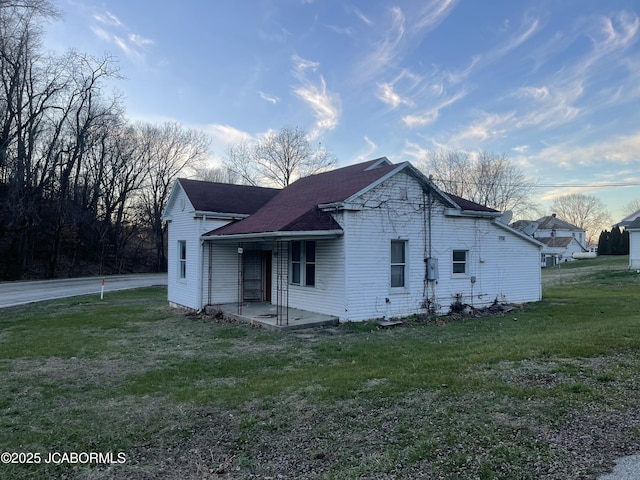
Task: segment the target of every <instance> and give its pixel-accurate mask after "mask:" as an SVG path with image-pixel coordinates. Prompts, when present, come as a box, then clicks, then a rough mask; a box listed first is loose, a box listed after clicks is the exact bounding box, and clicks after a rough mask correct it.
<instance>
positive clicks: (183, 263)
mask: <svg viewBox="0 0 640 480" xmlns="http://www.w3.org/2000/svg"><path fill="white" fill-rule="evenodd" d="M178 278H187V241H186V240H178Z"/></svg>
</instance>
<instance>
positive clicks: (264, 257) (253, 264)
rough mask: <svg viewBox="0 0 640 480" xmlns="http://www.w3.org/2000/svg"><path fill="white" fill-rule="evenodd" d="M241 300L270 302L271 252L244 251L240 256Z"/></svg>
mask: <svg viewBox="0 0 640 480" xmlns="http://www.w3.org/2000/svg"><path fill="white" fill-rule="evenodd" d="M242 292H243V293H242V297H243V298H242V300H243V301H245V302H271V252H270V251H261V250H246V251H245V252H244V253H243V254H242Z"/></svg>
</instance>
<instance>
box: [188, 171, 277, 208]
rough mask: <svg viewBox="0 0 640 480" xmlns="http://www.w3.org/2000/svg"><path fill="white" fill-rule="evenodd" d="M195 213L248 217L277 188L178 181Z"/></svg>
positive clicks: (274, 192)
mask: <svg viewBox="0 0 640 480" xmlns="http://www.w3.org/2000/svg"><path fill="white" fill-rule="evenodd" d="M178 183H179V184H180V186H181V187H182V189H183V190H184V192H185V193H186V195H187V197H188V198H189V201H190V202H191V204H192V205H193V208H195V210H196V211H199V212H217V213H237V214H244V215H249V214H252V213H255V212H256V211H257V210H258V209H259V208H260V207H262V206H263V205H264V204H265V203H267V202H268V201H269V200H271V199H272V198H273V197H274V196H275V195H276V194H277V193H278V192H279V191H280V190H278V189H277V188H263V187H254V186H250V185H233V184H230V183H217V182H203V181H200V180H189V179H186V178H180V179H178Z"/></svg>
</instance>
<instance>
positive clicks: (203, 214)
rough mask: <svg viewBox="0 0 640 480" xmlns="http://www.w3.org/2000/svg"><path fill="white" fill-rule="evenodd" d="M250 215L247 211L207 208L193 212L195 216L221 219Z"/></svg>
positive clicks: (235, 218)
mask: <svg viewBox="0 0 640 480" xmlns="http://www.w3.org/2000/svg"><path fill="white" fill-rule="evenodd" d="M248 216H249V215H248V214H246V213H228V212H211V211H206V210H196V211H195V212H193V218H200V217H203V218H204V217H207V218H209V219H219V220H242V219H243V218H247V217H248Z"/></svg>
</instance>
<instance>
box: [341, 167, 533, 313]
mask: <svg viewBox="0 0 640 480" xmlns="http://www.w3.org/2000/svg"><path fill="white" fill-rule="evenodd" d="M405 199H406V200H405ZM426 203H427V202H426V198H424V197H423V192H422V188H421V187H420V185H419V184H418V183H417V182H416V181H415V180H414V179H413V178H412V177H410V176H408V175H406V174H404V173H400V174H397V175H395V176H394V177H392V178H391V179H389V180H387V181H386V182H384V183H383V184H381V185H379V186H378V187H376V188H375V189H373V190H371V191H370V192H368V193H366V194H365V195H364V196H363V197H362V206H363V209H362V210H360V211H353V212H349V213H346V214H345V218H344V220H343V222H342V223H343V228H344V229H345V253H346V256H347V258H348V261H347V267H346V273H345V275H346V278H347V280H346V284H347V303H346V312H345V314H344V315H342V316H341V320H366V319H371V318H379V317H393V316H405V315H410V314H413V313H417V312H423V311H425V309H424V304H425V302H427V301H431V302H433V303H435V304H436V305H438V306H439V307H438V310H439V311H440V312H441V313H446V312H447V311H448V310H449V307H450V305H451V304H452V303H453V302H455V301H456V297H457V296H458V295H459V296H460V298H461V300H462V302H463V303H468V304H472V305H474V306H476V307H478V306H485V305H489V304H491V303H493V301H494V300H496V299H498V300H500V301H508V302H514V303H519V302H528V301H536V300H539V299H540V298H541V273H540V266H539V262H540V254H539V249H538V247H537V246H536V245H535V244H533V243H532V242H530V241H528V240H525V239H523V238H521V237H520V236H518V235H516V234H515V233H513V232H511V231H510V230H508V229H504V228H501V227H499V226H497V225H496V224H494V223H493V220H492V219H487V218H469V217H446V216H445V215H444V212H445V208H444V205H442V204H440V203H435V204H434V205H433V207H432V209H431V210H432V211H431V230H432V235H431V249H429V236H428V233H427V232H428V228H427V225H428V224H429V218H428V210H425V209H424V208H423V206H424V205H425V204H426ZM397 239H401V240H402V239H404V240H406V241H407V269H408V271H407V272H406V275H407V278H408V279H409V282H408V285H407V288H406V289H405V290H404V291H400V292H395V291H393V290H392V289H391V288H390V281H389V275H390V255H391V253H390V244H391V240H397ZM429 250H431V256H432V257H434V258H436V259H438V270H439V278H438V280H437V282H425V280H424V278H425V275H426V264H425V261H424V260H425V258H427V257H428V256H429ZM453 250H466V251H468V259H467V272H466V273H465V274H453V270H452V252H453ZM473 277H474V280H475V282H472V281H471V280H472V278H473Z"/></svg>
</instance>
